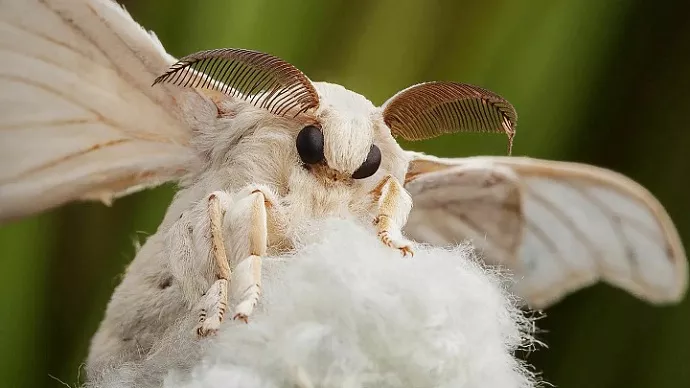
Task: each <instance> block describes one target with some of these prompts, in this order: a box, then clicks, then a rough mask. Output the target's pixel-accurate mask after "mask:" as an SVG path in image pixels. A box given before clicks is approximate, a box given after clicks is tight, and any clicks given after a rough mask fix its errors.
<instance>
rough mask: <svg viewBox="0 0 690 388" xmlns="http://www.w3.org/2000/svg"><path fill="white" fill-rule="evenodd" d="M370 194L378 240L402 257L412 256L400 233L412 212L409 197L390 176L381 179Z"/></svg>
mask: <svg viewBox="0 0 690 388" xmlns="http://www.w3.org/2000/svg"><path fill="white" fill-rule="evenodd" d="M371 194H372V196H373V199H374V207H375V209H376V218H375V219H374V224H375V225H376V229H377V231H378V237H379V239H380V240H381V241H382V242H383V243H384V244H386V245H387V246H389V247H391V248H396V249H399V250H400V251H401V252H402V254H403V255H404V256H406V255H407V254H410V255H411V256H414V251H413V250H412V243H411V242H410V241H409V240H407V239H406V238H405V237H403V235H402V233H401V232H400V228H401V226H402V225H404V224H405V222H406V220H407V216H408V215H409V214H410V210H412V199H411V198H410V195H409V194H407V192H406V191H405V189H404V188H403V187H402V186H401V185H400V182H398V180H397V179H395V178H394V177H393V176H392V175H387V176H386V177H385V178H383V179H382V180H381V182H379V184H378V185H376V187H374V189H373V190H372V191H371Z"/></svg>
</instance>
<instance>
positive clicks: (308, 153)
mask: <svg viewBox="0 0 690 388" xmlns="http://www.w3.org/2000/svg"><path fill="white" fill-rule="evenodd" d="M297 152H298V153H299V157H300V159H302V162H304V163H306V164H316V163H319V162H320V161H322V160H323V159H324V156H323V133H321V130H320V129H319V127H316V126H314V125H308V126H306V127H304V128H302V130H301V131H299V134H298V135H297Z"/></svg>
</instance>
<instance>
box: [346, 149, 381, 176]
mask: <svg viewBox="0 0 690 388" xmlns="http://www.w3.org/2000/svg"><path fill="white" fill-rule="evenodd" d="M380 165H381V150H380V149H379V147H377V146H375V145H374V144H372V145H371V148H370V149H369V154H368V155H367V159H366V160H365V161H364V163H362V165H361V166H359V168H358V169H357V170H356V171H355V172H354V173H352V178H354V179H363V178H368V177H370V176H372V175H374V174H375V173H376V171H377V170H378V169H379V166H380Z"/></svg>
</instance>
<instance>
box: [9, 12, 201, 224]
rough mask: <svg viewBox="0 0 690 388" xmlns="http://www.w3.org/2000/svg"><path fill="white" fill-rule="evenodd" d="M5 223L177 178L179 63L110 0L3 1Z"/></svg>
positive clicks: (181, 162)
mask: <svg viewBox="0 0 690 388" xmlns="http://www.w3.org/2000/svg"><path fill="white" fill-rule="evenodd" d="M0 52H2V60H1V61H0V165H2V169H1V170H0V221H3V220H7V219H11V218H16V217H20V216H24V215H27V214H30V213H34V212H38V211H41V210H45V209H47V208H50V207H53V206H57V205H60V204H62V203H65V202H67V201H72V200H79V199H85V200H92V199H99V200H102V201H104V202H106V203H107V202H109V201H110V200H111V199H112V198H115V197H117V196H121V195H125V194H128V193H131V192H133V191H136V190H140V189H143V188H146V187H151V186H155V185H158V184H160V183H163V182H165V181H169V180H174V179H178V178H180V177H181V176H182V175H183V174H184V173H185V172H186V171H187V169H188V168H189V167H190V166H191V165H192V164H193V160H194V159H193V156H192V153H191V151H190V149H189V147H188V146H187V143H188V141H189V138H190V135H191V133H190V130H189V128H188V126H187V125H186V124H184V121H183V119H182V113H181V109H180V107H179V106H178V105H177V101H179V100H180V99H179V98H178V97H179V96H178V95H177V94H179V93H181V92H180V90H176V89H175V88H174V87H166V86H163V85H160V86H156V87H155V88H152V87H151V84H152V82H153V80H154V79H155V77H156V76H158V75H160V74H161V73H163V72H164V71H166V70H167V68H168V66H169V65H170V64H171V63H173V62H174V58H172V57H171V56H169V55H168V54H167V53H166V52H165V50H164V49H163V47H162V45H161V44H160V42H159V41H158V40H157V39H156V37H155V36H153V35H151V34H149V33H147V32H146V31H145V30H143V29H142V28H141V27H140V26H139V25H138V24H137V23H136V22H135V21H134V20H132V18H131V17H130V16H129V14H128V13H127V12H125V11H124V10H123V9H122V8H121V7H120V6H119V5H117V3H115V2H114V1H111V0H62V1H60V0H0Z"/></svg>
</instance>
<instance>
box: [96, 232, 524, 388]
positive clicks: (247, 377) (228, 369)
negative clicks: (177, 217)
mask: <svg viewBox="0 0 690 388" xmlns="http://www.w3.org/2000/svg"><path fill="white" fill-rule="evenodd" d="M312 237H314V240H313V242H305V245H304V246H303V247H302V248H301V250H300V251H299V253H298V254H296V255H294V256H289V257H287V256H286V257H281V258H273V259H270V258H268V259H265V271H264V293H265V297H264V298H263V299H262V301H263V302H262V303H263V305H262V306H260V308H259V310H258V312H257V313H256V314H255V315H254V316H253V317H252V320H251V321H250V323H249V324H248V325H246V324H244V323H240V322H235V321H226V322H225V324H224V326H223V327H222V330H221V331H220V333H219V334H218V336H216V337H215V338H211V339H209V340H206V341H205V342H204V343H198V342H196V341H192V340H191V338H193V336H192V335H191V334H192V331H193V326H194V324H195V322H196V316H195V315H190V317H189V318H188V319H186V321H184V322H182V323H180V325H177V326H176V331H175V332H173V333H170V334H169V337H168V338H169V340H168V341H167V342H166V343H165V344H164V345H163V346H161V347H160V349H159V351H158V352H157V353H155V354H154V355H152V356H151V357H149V359H148V360H146V361H145V362H144V363H143V364H142V365H129V366H128V367H126V368H121V369H119V370H114V371H111V373H107V374H105V376H104V378H103V379H102V380H101V381H100V382H98V384H97V385H98V386H99V387H123V386H137V387H142V386H144V387H146V386H157V385H159V384H161V379H163V380H164V382H163V385H164V386H165V387H166V388H220V387H223V388H226V387H227V388H230V387H238V388H240V387H241V388H252V387H305V388H306V387H381V388H384V387H420V388H421V387H454V388H456V387H501V388H503V387H521V388H522V387H532V386H534V384H535V383H534V382H533V379H532V377H533V376H532V374H531V373H530V372H529V371H527V370H526V369H525V368H524V365H523V364H522V363H521V362H520V361H519V360H517V359H516V358H515V357H514V356H513V353H514V351H515V350H516V349H518V348H519V347H521V346H523V345H527V344H529V341H530V340H531V336H530V333H529V332H528V331H527V330H528V328H529V327H531V326H530V325H529V322H528V321H527V319H526V318H524V316H523V315H522V313H521V312H520V311H519V310H518V309H517V308H516V307H514V306H515V305H514V303H513V302H514V301H513V299H512V297H510V296H509V295H508V294H507V293H506V292H505V291H504V288H503V287H502V286H501V279H500V278H499V277H498V276H497V275H496V273H494V272H493V271H490V270H488V269H485V268H482V267H481V266H480V265H478V264H477V263H476V262H475V261H474V260H473V259H472V257H471V253H470V249H469V246H461V247H458V248H456V249H454V250H447V249H440V248H432V247H422V246H418V247H417V251H416V255H415V257H414V258H412V259H410V258H409V257H408V258H403V257H402V256H401V255H400V253H399V252H398V251H397V250H393V249H390V248H387V247H385V246H383V244H381V243H380V242H379V241H378V240H377V239H376V237H375V235H374V234H372V233H371V231H368V230H365V229H363V228H360V227H358V226H356V225H355V224H353V223H351V222H347V221H329V222H327V223H326V224H325V225H324V226H323V227H322V228H321V231H320V232H318V233H315V234H313V235H312Z"/></svg>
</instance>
